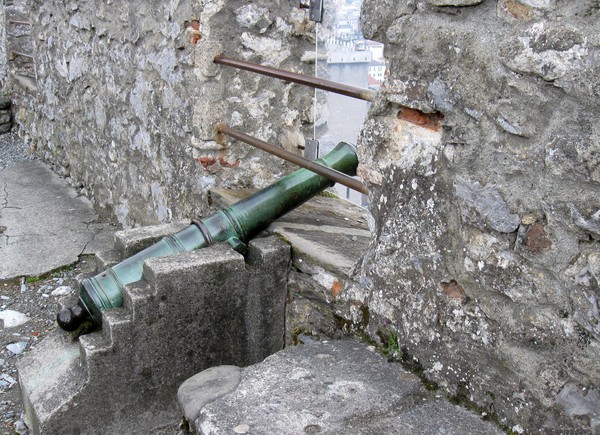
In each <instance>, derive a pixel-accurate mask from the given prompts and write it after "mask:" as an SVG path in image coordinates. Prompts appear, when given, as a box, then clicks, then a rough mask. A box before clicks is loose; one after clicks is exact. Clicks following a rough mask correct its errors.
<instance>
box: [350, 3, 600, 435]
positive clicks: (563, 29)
mask: <svg viewBox="0 0 600 435" xmlns="http://www.w3.org/2000/svg"><path fill="white" fill-rule="evenodd" d="M426 3H429V5H430V4H431V2H425V1H401V2H388V1H375V0H372V1H366V2H365V3H364V7H363V10H362V16H361V20H362V28H363V29H364V31H365V33H366V34H367V36H372V37H374V38H376V39H378V40H380V41H381V42H384V43H386V51H385V55H386V58H387V59H386V61H387V64H388V79H387V80H386V83H385V84H384V85H383V86H382V91H381V92H380V93H379V98H378V101H376V102H375V104H374V106H373V107H372V109H371V112H370V114H369V117H368V119H367V122H366V123H365V126H364V128H363V131H362V133H361V139H360V141H359V143H358V151H359V157H360V161H361V167H360V173H361V175H363V178H364V179H365V181H366V182H367V183H368V185H369V189H370V197H369V199H370V211H371V213H372V216H373V220H372V221H371V230H372V234H373V239H372V242H371V245H370V246H369V248H368V250H367V252H366V255H365V256H364V259H363V262H362V265H361V267H360V270H358V271H357V272H358V273H357V275H356V279H357V281H358V282H359V283H360V284H361V287H359V288H358V291H357V293H356V299H358V300H362V301H364V304H365V305H366V307H368V311H369V322H368V326H367V327H366V331H367V332H368V334H369V335H370V336H371V337H372V338H373V339H375V340H380V342H382V344H385V343H384V341H385V337H386V336H387V335H386V334H384V333H383V332H384V331H392V332H393V333H394V334H397V335H398V337H399V343H400V347H401V348H402V349H403V352H404V355H407V356H408V358H415V360H418V363H419V364H420V366H421V367H422V369H423V370H424V374H425V375H426V376H427V377H428V378H429V379H431V380H435V381H436V382H438V383H439V385H441V386H442V387H443V388H446V389H447V390H449V391H451V392H453V393H454V394H456V395H458V396H462V397H464V398H467V399H468V400H471V401H473V402H475V403H477V404H478V406H480V407H481V408H482V409H486V410H492V409H493V410H494V412H495V413H496V415H497V416H498V418H499V420H500V421H501V422H502V423H504V424H505V425H507V426H508V427H509V428H512V429H513V430H514V431H517V432H519V431H522V430H532V431H533V430H542V431H561V430H564V431H568V430H575V431H591V430H597V429H593V428H594V427H597V425H598V423H597V420H596V419H597V417H596V416H597V407H596V391H597V390H598V385H600V377H599V376H598V373H600V365H599V363H598V359H597V358H595V357H593V355H594V352H596V351H597V349H598V348H599V347H600V341H599V338H600V335H599V334H598V332H599V331H600V328H599V327H598V325H599V324H600V315H598V312H599V310H598V299H599V298H600V293H599V292H600V290H599V289H600V287H598V281H597V274H596V273H597V272H595V271H596V270H597V266H598V264H597V258H599V257H598V256H599V255H600V247H599V246H598V240H599V236H598V235H599V234H600V233H599V226H598V221H599V219H598V216H600V212H599V210H600V202H599V198H600V178H599V176H600V172H599V169H598V168H599V167H600V161H599V160H598V158H599V153H598V148H599V146H600V130H599V129H598V128H597V126H596V122H595V119H596V117H595V114H596V113H600V104H599V101H600V100H599V99H598V96H599V95H600V93H599V92H600V88H599V83H600V82H599V81H598V79H597V77H598V75H599V68H600V61H599V59H600V57H599V53H600V52H599V51H598V50H599V47H600V44H599V41H600V40H599V39H598V35H600V10H599V9H598V7H597V5H596V4H594V3H591V2H556V1H552V0H549V1H545V0H539V1H538V0H500V1H498V2H489V1H488V2H481V3H480V4H479V5H477V6H475V7H469V8H461V9H460V13H454V14H452V13H451V12H452V11H454V12H457V11H456V10H455V9H457V8H433V7H431V6H429V5H428V4H426ZM435 3H437V2H435ZM448 3H450V2H448ZM452 3H459V2H452ZM444 12H449V13H444ZM399 104H402V105H405V106H409V107H410V108H412V109H414V110H420V111H421V112H424V113H429V114H432V113H436V112H439V113H440V115H441V120H440V127H441V128H440V131H439V133H438V135H437V136H435V135H432V133H431V130H429V129H425V128H420V127H411V128H414V129H417V128H420V130H419V131H421V133H417V132H414V133H412V134H411V135H407V134H406V128H404V126H403V125H402V124H401V123H402V122H405V121H406V119H405V118H403V117H402V116H400V115H399V111H402V110H404V109H403V108H401V107H399ZM423 126H424V124H422V125H421V127H423ZM423 135H428V136H427V141H423V139H421V142H420V144H419V146H413V143H414V142H415V139H414V138H415V137H420V138H423V137H424V136H423ZM388 335H389V334H388ZM566 385H574V386H576V388H578V389H579V390H576V388H575V387H573V388H570V389H565V386H566ZM567 390H568V391H567ZM587 391H590V393H589V394H587V393H586V392H587ZM486 412H487V411H486ZM579 412H581V414H577V413H579Z"/></svg>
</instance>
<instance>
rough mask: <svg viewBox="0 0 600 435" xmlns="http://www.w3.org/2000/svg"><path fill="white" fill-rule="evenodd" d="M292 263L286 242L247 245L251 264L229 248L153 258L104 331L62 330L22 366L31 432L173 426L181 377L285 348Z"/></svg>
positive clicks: (107, 316)
mask: <svg viewBox="0 0 600 435" xmlns="http://www.w3.org/2000/svg"><path fill="white" fill-rule="evenodd" d="M136 231H137V230H136ZM152 237H155V234H152ZM118 238H119V239H120V240H121V242H122V241H123V240H128V239H127V237H118ZM137 239H138V241H139V237H138V238H137ZM134 242H135V241H132V242H131V243H134ZM121 245H123V244H121ZM125 245H127V243H125ZM120 249H121V251H123V252H126V250H127V247H126V246H120ZM105 257H107V258H108V257H111V256H110V255H106V256H105ZM289 258H290V249H289V246H288V245H287V244H285V243H284V242H282V241H280V240H279V239H277V238H274V237H268V238H264V239H257V240H254V241H252V242H251V243H250V245H249V254H248V255H247V257H246V260H244V257H242V256H241V255H239V254H237V253H236V252H234V251H232V250H231V249H230V248H229V247H228V246H225V245H219V246H214V247H210V248H207V249H203V250H199V251H194V252H190V253H184V254H180V255H175V256H170V257H165V258H158V259H151V260H148V261H147V262H146V263H145V266H144V277H143V279H142V280H141V281H139V282H137V283H135V284H133V285H130V286H127V287H126V289H125V302H124V306H123V307H122V308H119V309H114V310H110V311H107V312H105V313H104V316H103V325H102V329H101V330H100V331H97V332H93V333H91V334H87V335H82V336H80V337H79V338H75V339H73V338H72V337H69V336H68V335H67V334H66V333H64V332H62V331H59V330H57V331H55V332H54V333H53V334H52V335H51V336H49V337H48V338H47V339H46V340H44V341H43V342H42V343H41V344H40V345H39V346H38V347H37V348H36V349H35V350H34V351H33V352H31V353H30V354H29V355H27V357H25V358H24V359H23V360H22V362H21V364H20V366H19V380H20V384H21V390H22V396H23V401H24V403H25V407H26V417H27V418H26V419H27V423H28V425H29V426H30V428H31V429H32V430H33V432H34V433H59V432H60V433H65V432H68V433H72V432H74V433H79V432H85V433H130V432H135V433H139V432H143V433H157V432H160V431H161V430H167V428H169V429H174V428H176V427H177V425H178V423H179V421H180V419H181V414H180V412H178V411H177V407H176V402H175V397H176V391H177V387H178V386H179V385H180V384H181V383H182V382H183V381H184V380H185V379H187V378H189V377H190V376H192V375H193V374H195V373H197V372H199V371H201V370H204V369H207V368H209V367H212V366H218V365H222V364H233V365H236V366H246V365H249V364H253V363H256V362H258V361H261V360H262V359H264V358H265V357H266V356H268V355H270V354H272V353H274V352H276V351H278V350H280V349H281V348H282V347H283V336H284V306H285V298H286V294H287V290H286V280H287V273H288V264H289Z"/></svg>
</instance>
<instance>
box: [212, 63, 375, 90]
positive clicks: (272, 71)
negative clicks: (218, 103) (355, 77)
mask: <svg viewBox="0 0 600 435" xmlns="http://www.w3.org/2000/svg"><path fill="white" fill-rule="evenodd" d="M214 62H215V63H218V64H220V65H226V66H231V67H233V68H238V69H243V70H246V71H251V72H255V73H258V74H262V75H265V76H269V77H275V78H277V79H281V80H286V81H290V82H294V83H299V84H301V85H306V86H310V87H313V88H317V89H323V90H325V91H329V92H335V93H336V94H342V95H346V96H348V97H353V98H358V99H360V100H365V101H374V100H375V95H376V93H375V92H374V91H371V90H369V89H364V88H358V87H355V86H350V85H345V84H343V83H337V82H333V81H331V80H325V79H321V78H318V77H311V76H306V75H304V74H298V73H294V72H291V71H285V70H282V69H277V68H272V67H269V66H264V65H259V64H256V63H252V62H246V61H244V60H239V59H234V58H231V57H227V56H223V55H221V54H219V55H217V56H215V58H214Z"/></svg>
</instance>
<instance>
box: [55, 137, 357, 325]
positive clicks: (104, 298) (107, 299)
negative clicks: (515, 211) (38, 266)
mask: <svg viewBox="0 0 600 435" xmlns="http://www.w3.org/2000/svg"><path fill="white" fill-rule="evenodd" d="M317 162H318V163H320V164H322V165H325V166H328V167H330V168H332V169H335V170H337V171H339V172H343V173H345V174H348V175H355V174H356V167H357V165H358V160H357V157H356V151H355V149H354V147H353V146H352V145H350V144H347V143H344V142H342V143H340V144H338V146H337V147H335V148H334V149H333V150H332V151H331V152H329V153H328V154H327V155H325V156H324V157H322V158H320V159H318V160H317ZM333 184H334V182H333V181H331V180H329V179H328V178H325V177H323V176H321V175H318V174H315V173H314V172H311V171H309V170H307V169H299V170H297V171H296V172H293V173H292V174H290V175H288V176H286V177H284V178H282V179H281V180H279V181H277V182H275V183H274V184H272V185H271V186H269V187H266V188H265V189H262V190H260V191H258V192H256V193H255V194H253V195H251V196H249V197H248V198H246V199H243V200H241V201H239V202H237V203H235V204H233V205H231V206H229V207H226V208H224V209H221V210H219V211H217V212H215V213H213V214H212V215H210V216H208V217H205V218H202V219H194V220H192V223H191V225H189V226H188V227H186V228H184V229H183V230H181V231H179V232H177V233H175V234H172V235H169V236H166V237H164V238H162V239H161V240H160V241H159V242H157V243H155V244H154V245H152V246H150V247H148V248H146V249H144V250H143V251H140V252H138V253H137V254H135V255H133V256H131V257H129V258H128V259H126V260H124V261H122V262H121V263H119V264H117V265H115V266H113V267H109V268H108V269H106V270H105V271H104V272H102V273H100V274H98V275H96V276H94V277H91V278H86V279H84V280H83V281H82V282H81V287H80V293H79V301H78V303H77V305H75V306H73V307H71V308H65V309H63V310H62V311H60V312H59V313H58V315H57V322H58V324H59V326H60V327H61V328H62V329H64V330H66V331H75V330H76V329H78V328H79V326H80V325H81V324H82V323H83V322H86V321H92V322H94V323H96V324H98V325H100V324H102V312H103V311H105V310H109V309H111V308H116V307H120V306H121V305H122V304H123V289H124V288H125V286H126V285H127V284H130V283H133V282H136V281H139V280H140V279H141V278H142V272H143V265H144V261H145V260H147V259H149V258H156V257H164V256H167V255H172V254H177V253H181V252H186V251H192V250H194V249H200V248H205V247H207V246H210V245H212V244H214V243H218V242H227V243H229V244H230V245H231V246H232V247H233V248H234V249H235V250H237V251H238V252H242V253H243V252H244V250H245V248H246V245H245V243H247V242H248V241H249V240H250V239H252V238H253V237H254V236H256V235H257V234H259V233H260V232H261V231H263V230H265V229H266V228H267V227H268V226H269V224H270V223H271V222H273V221H274V220H276V219H278V218H279V217H281V216H283V215H284V214H286V213H287V212H289V211H291V210H293V209H294V208H296V207H298V206H300V205H302V204H303V203H304V202H306V201H307V200H309V199H310V198H311V197H313V196H314V195H316V194H318V193H319V192H321V191H323V190H324V189H326V188H327V187H330V186H332V185H333Z"/></svg>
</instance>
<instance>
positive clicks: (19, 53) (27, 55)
mask: <svg viewBox="0 0 600 435" xmlns="http://www.w3.org/2000/svg"><path fill="white" fill-rule="evenodd" d="M10 53H11V55H12V56H13V57H12V58H13V59H14V58H15V57H17V56H21V57H28V58H29V59H33V56H32V55H31V54H27V53H21V52H20V51H14V50H13V51H11V52H10Z"/></svg>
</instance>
